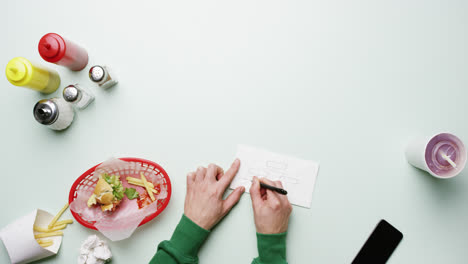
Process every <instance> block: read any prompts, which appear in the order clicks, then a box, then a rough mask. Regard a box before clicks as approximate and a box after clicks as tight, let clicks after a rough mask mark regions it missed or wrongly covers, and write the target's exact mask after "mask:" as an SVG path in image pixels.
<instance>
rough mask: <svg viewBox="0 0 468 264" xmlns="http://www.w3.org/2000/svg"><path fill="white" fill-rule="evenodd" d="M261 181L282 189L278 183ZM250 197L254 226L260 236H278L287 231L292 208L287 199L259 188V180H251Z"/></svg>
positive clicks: (266, 180)
mask: <svg viewBox="0 0 468 264" xmlns="http://www.w3.org/2000/svg"><path fill="white" fill-rule="evenodd" d="M261 181H262V182H263V183H266V184H268V185H271V186H275V187H278V188H283V185H282V184H281V182H280V181H275V182H273V181H270V180H268V179H265V178H262V179H261ZM250 197H251V198H252V207H253V211H254V218H255V226H256V228H257V232H258V233H261V234H278V233H283V232H286V230H288V222H289V216H290V215H291V212H292V206H291V204H290V203H289V200H288V197H287V196H286V195H282V194H279V193H276V192H274V191H271V190H267V189H264V188H261V187H260V180H259V179H258V178H257V177H254V178H253V181H252V186H251V187H250Z"/></svg>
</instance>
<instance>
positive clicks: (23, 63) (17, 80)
mask: <svg viewBox="0 0 468 264" xmlns="http://www.w3.org/2000/svg"><path fill="white" fill-rule="evenodd" d="M31 70H32V68H31V63H30V62H29V61H28V60H27V59H25V58H22V57H16V58H13V59H12V60H10V61H9V62H8V64H7V66H6V70H5V74H6V77H7V79H8V81H10V82H11V83H12V84H14V85H18V86H22V85H24V84H25V83H27V79H28V77H31V74H32V72H31Z"/></svg>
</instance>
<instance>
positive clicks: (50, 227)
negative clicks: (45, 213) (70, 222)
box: [48, 203, 68, 229]
mask: <svg viewBox="0 0 468 264" xmlns="http://www.w3.org/2000/svg"><path fill="white" fill-rule="evenodd" d="M67 208H68V203H67V204H65V205H64V206H63V208H62V209H61V210H60V212H58V214H57V215H56V216H55V217H54V218H53V219H52V221H50V224H49V226H48V227H49V229H52V228H53V227H54V225H55V222H57V220H58V219H59V218H60V216H62V214H63V212H65V210H67Z"/></svg>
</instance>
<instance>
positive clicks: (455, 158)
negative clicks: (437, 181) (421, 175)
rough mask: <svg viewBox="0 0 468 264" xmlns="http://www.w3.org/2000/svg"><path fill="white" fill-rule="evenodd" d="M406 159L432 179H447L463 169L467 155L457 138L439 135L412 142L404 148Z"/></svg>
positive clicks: (446, 134) (447, 134) (451, 135)
mask: <svg viewBox="0 0 468 264" xmlns="http://www.w3.org/2000/svg"><path fill="white" fill-rule="evenodd" d="M406 159H407V160H408V162H409V163H410V164H411V165H413V166H415V167H417V168H420V169H422V170H425V171H427V172H429V173H430V174H431V175H432V176H434V177H437V178H442V179H448V178H452V177H455V176H456V175H458V174H459V173H460V172H461V171H462V170H463V169H464V168H465V164H466V159H467V153H466V148H465V145H464V144H463V142H462V141H461V140H460V139H459V138H458V137H456V136H455V135H453V134H450V133H440V134H437V135H435V136H433V137H425V138H419V139H416V140H414V141H412V142H411V143H410V144H409V145H408V147H407V148H406Z"/></svg>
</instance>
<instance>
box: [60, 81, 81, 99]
mask: <svg viewBox="0 0 468 264" xmlns="http://www.w3.org/2000/svg"><path fill="white" fill-rule="evenodd" d="M80 98H81V91H80V90H79V89H78V88H77V87H76V86H75V85H68V86H67V87H65V88H64V89H63V99H65V101H67V102H75V101H79V99H80Z"/></svg>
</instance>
